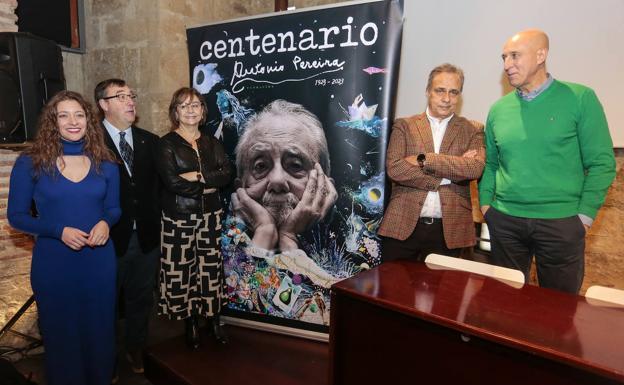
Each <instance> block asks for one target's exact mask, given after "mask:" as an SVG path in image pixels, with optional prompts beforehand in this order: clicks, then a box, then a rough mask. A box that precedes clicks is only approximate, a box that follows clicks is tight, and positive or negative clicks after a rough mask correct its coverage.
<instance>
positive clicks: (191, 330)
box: [184, 316, 200, 350]
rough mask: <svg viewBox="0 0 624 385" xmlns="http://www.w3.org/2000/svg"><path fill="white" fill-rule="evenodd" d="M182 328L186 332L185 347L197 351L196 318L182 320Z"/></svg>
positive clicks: (197, 328) (197, 329) (197, 327)
mask: <svg viewBox="0 0 624 385" xmlns="http://www.w3.org/2000/svg"><path fill="white" fill-rule="evenodd" d="M184 326H185V331H186V333H185V334H186V345H187V346H188V347H189V348H190V349H192V350H197V349H199V345H200V340H199V323H198V321H197V316H190V317H188V318H185V319H184Z"/></svg>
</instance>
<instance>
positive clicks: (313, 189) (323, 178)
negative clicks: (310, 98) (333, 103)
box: [232, 102, 337, 249]
mask: <svg viewBox="0 0 624 385" xmlns="http://www.w3.org/2000/svg"><path fill="white" fill-rule="evenodd" d="M284 103H287V102H284ZM306 113H307V114H309V112H307V111H306ZM310 116H313V115H311V114H310ZM307 118H308V116H306V117H304V118H303V120H302V117H301V115H296V113H289V114H281V113H280V114H278V113H265V114H262V115H260V117H259V118H257V119H255V120H254V121H253V122H251V123H250V124H249V126H248V127H247V128H246V133H245V134H244V135H243V137H242V138H241V142H240V143H239V146H238V148H237V163H238V166H239V173H240V175H239V177H240V183H241V187H242V188H240V189H238V190H237V192H236V193H235V194H234V196H233V198H232V203H233V209H234V211H235V213H236V214H237V215H238V216H239V217H242V218H243V219H244V220H245V222H246V223H247V224H248V225H249V226H250V227H251V228H252V229H253V230H254V233H255V234H254V243H256V242H259V244H258V245H259V246H261V247H265V248H267V249H271V248H275V247H277V242H278V241H279V245H280V248H282V249H283V247H288V244H290V246H292V247H295V246H296V245H294V244H292V243H291V242H288V240H289V239H290V240H292V241H293V242H295V243H296V234H299V233H301V232H303V231H305V230H306V229H307V228H309V227H310V226H311V225H313V224H315V223H316V222H318V221H320V220H322V219H323V218H324V217H325V215H326V214H327V212H329V210H330V209H331V207H332V205H333V204H334V202H335V201H336V198H337V193H336V189H335V187H334V184H333V181H332V180H331V178H329V177H328V176H327V175H326V174H325V171H324V170H323V167H321V165H320V163H321V159H322V158H324V157H325V158H327V159H328V156H327V144H326V141H325V137H324V133H323V131H322V129H321V128H320V123H318V121H317V120H316V118H315V117H314V119H315V120H314V122H316V123H315V124H314V125H309V124H308V126H307V127H306V120H305V119H307ZM308 123H309V122H308ZM325 163H328V160H327V161H326V162H325ZM327 167H328V166H327ZM252 201H253V202H252ZM258 231H260V232H261V233H266V234H267V235H268V239H267V237H265V236H262V235H261V234H257V233H258ZM292 247H291V248H292Z"/></svg>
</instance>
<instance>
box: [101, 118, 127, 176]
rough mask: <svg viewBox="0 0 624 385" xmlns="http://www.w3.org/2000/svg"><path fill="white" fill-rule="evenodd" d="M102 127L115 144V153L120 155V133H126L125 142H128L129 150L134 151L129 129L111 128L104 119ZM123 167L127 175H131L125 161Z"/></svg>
mask: <svg viewBox="0 0 624 385" xmlns="http://www.w3.org/2000/svg"><path fill="white" fill-rule="evenodd" d="M103 123H104V127H105V128H106V131H108V135H110V137H111V138H112V139H113V143H115V147H116V148H117V151H119V153H120V154H121V150H120V149H119V138H120V136H119V133H120V132H125V133H126V138H125V139H126V142H128V144H129V145H130V148H132V150H134V142H133V141H132V130H131V129H130V127H126V128H125V129H123V130H120V129H118V128H117V127H115V126H113V124H112V123H111V122H109V121H108V120H106V119H104V122H103ZM122 162H124V165H125V166H126V170H128V174H130V175H132V171H131V170H130V167H128V165H127V164H126V162H125V161H123V159H122Z"/></svg>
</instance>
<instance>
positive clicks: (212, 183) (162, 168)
mask: <svg viewBox="0 0 624 385" xmlns="http://www.w3.org/2000/svg"><path fill="white" fill-rule="evenodd" d="M159 144H160V145H159V150H158V162H157V164H158V172H159V173H160V177H161V179H162V182H163V185H164V189H163V192H162V197H161V204H162V208H163V212H164V213H165V214H166V215H167V216H169V217H175V216H176V215H178V214H185V215H186V214H194V213H195V214H202V213H206V212H209V211H214V210H218V209H220V208H221V200H220V198H219V194H218V191H217V192H216V193H209V194H204V190H205V189H207V188H217V189H219V188H221V187H225V186H227V185H228V184H229V183H230V181H231V180H232V174H233V173H232V166H231V164H230V161H229V159H228V157H227V155H226V153H225V149H224V148H223V145H222V144H221V142H219V141H218V140H217V139H215V138H214V137H212V136H208V135H204V134H202V135H201V136H200V137H199V139H197V148H198V150H199V155H198V154H197V152H195V150H194V149H193V147H192V146H191V145H190V144H189V143H188V142H187V141H186V140H184V139H183V138H182V137H181V136H180V135H179V134H177V133H175V132H170V133H168V134H167V135H165V136H163V137H162V138H160V142H159ZM190 171H194V172H196V171H200V172H201V174H202V175H203V177H204V181H205V184H204V183H201V182H189V181H187V180H186V179H184V178H182V177H180V176H179V175H180V174H183V173H186V172H190Z"/></svg>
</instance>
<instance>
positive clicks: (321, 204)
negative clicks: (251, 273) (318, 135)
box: [232, 163, 338, 251]
mask: <svg viewBox="0 0 624 385" xmlns="http://www.w3.org/2000/svg"><path fill="white" fill-rule="evenodd" d="M266 183H267V182H262V185H260V186H259V185H255V186H253V187H252V188H253V189H254V190H257V189H258V188H263V189H266ZM253 195H255V194H254V192H252V191H251V188H239V189H237V190H236V192H235V193H233V194H232V209H233V211H234V214H235V215H236V216H238V217H240V218H242V219H243V220H244V221H245V222H246V223H247V225H248V226H249V227H250V228H251V229H252V230H253V232H254V235H253V238H252V241H253V243H254V245H255V246H257V247H262V248H264V249H267V250H272V249H275V248H277V247H278V246H279V248H280V250H282V251H286V250H294V249H297V248H298V242H297V234H300V233H302V232H304V231H305V230H307V229H308V228H310V227H311V226H313V225H314V224H316V223H318V222H319V221H321V220H322V219H323V218H325V216H326V215H327V214H328V213H329V211H330V210H331V208H332V206H333V205H334V203H335V202H336V199H337V198H338V193H337V191H336V188H335V186H334V182H333V180H332V179H331V178H329V177H328V176H327V175H325V173H324V172H323V170H322V168H321V166H320V165H319V164H318V163H315V165H314V169H312V170H311V171H310V173H309V175H308V181H307V183H306V186H305V191H304V192H303V195H302V196H301V199H299V200H298V202H297V203H296V205H295V206H294V208H292V207H288V206H287V205H284V207H282V210H289V214H288V215H287V216H286V217H285V218H284V219H283V220H282V221H280V222H279V223H277V222H276V219H275V217H274V216H273V215H272V214H271V213H270V212H269V210H268V209H267V208H266V207H265V206H263V205H262V204H260V203H258V202H257V201H256V200H255V199H253V198H252V197H251V196H253Z"/></svg>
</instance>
